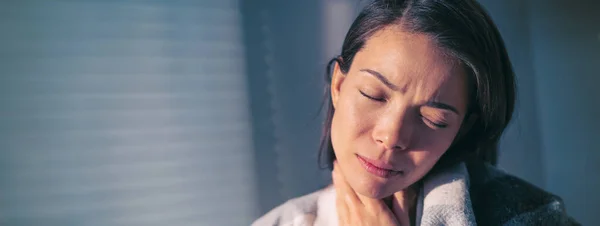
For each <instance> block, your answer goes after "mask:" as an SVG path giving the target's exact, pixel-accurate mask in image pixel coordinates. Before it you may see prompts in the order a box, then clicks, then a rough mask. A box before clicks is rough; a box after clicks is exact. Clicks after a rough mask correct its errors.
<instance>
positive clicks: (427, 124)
mask: <svg viewBox="0 0 600 226" xmlns="http://www.w3.org/2000/svg"><path fill="white" fill-rule="evenodd" d="M331 66H333V68H332V69H330V68H328V76H327V78H328V80H329V81H330V86H328V90H327V92H328V93H329V94H330V95H331V98H330V101H329V110H328V115H327V120H326V123H325V126H324V134H325V135H324V138H323V140H322V145H321V146H322V148H321V154H322V155H321V157H323V158H324V159H325V160H326V162H327V164H328V166H329V167H330V169H331V170H332V178H333V186H330V187H328V188H325V189H323V190H320V191H317V192H315V193H312V194H309V195H306V196H303V197H300V198H296V199H292V200H290V201H288V202H286V203H285V204H283V205H281V206H279V207H277V208H275V209H274V210H272V211H270V212H269V213H268V214H266V215H265V216H263V217H261V218H260V219H258V220H257V221H256V222H254V225H504V224H507V225H523V224H524V225H574V224H577V223H576V222H575V221H574V220H573V219H572V218H570V217H569V216H568V215H567V214H566V212H565V210H564V205H563V202H562V201H561V199H560V198H559V197H557V196H554V195H552V194H550V193H547V192H545V191H543V190H541V189H539V188H536V187H534V186H533V185H531V184H529V183H527V182H525V181H522V180H520V179H518V178H516V177H513V176H510V175H508V174H506V173H504V172H502V171H500V170H498V169H496V168H494V167H493V165H495V163H496V148H497V144H498V140H499V139H500V136H501V134H502V132H503V131H504V129H505V128H506V126H507V125H508V123H509V121H510V119H511V116H512V112H513V108H514V101H515V100H514V99H515V81H514V80H515V78H514V73H513V70H512V67H511V63H510V60H509V58H508V55H507V52H506V49H505V47H504V43H503V41H502V39H501V37H500V34H499V32H498V30H497V28H496V27H495V25H494V24H493V22H492V21H491V19H490V17H489V16H488V15H487V13H486V12H485V11H484V10H483V9H482V7H481V6H480V5H479V4H478V3H476V2H475V1H473V0H460V1H452V0H405V1H402V0H376V1H374V2H373V3H371V4H369V5H368V6H366V7H365V8H364V9H363V11H362V12H361V13H360V15H359V16H358V17H357V18H356V20H355V21H354V23H353V24H352V26H351V27H350V30H349V31H348V34H347V35H346V38H345V41H344V44H343V46H342V53H341V55H340V56H338V57H336V58H335V59H333V60H332V61H331V62H330V64H329V67H331Z"/></svg>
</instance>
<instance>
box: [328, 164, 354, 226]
mask: <svg viewBox="0 0 600 226" xmlns="http://www.w3.org/2000/svg"><path fill="white" fill-rule="evenodd" d="M333 169H334V170H333V171H331V179H333V187H334V188H335V194H336V198H335V206H336V208H337V215H338V221H339V224H340V225H350V222H349V219H350V217H351V215H350V212H349V210H348V205H347V204H346V200H345V198H344V197H345V196H346V194H345V193H344V191H343V190H342V186H343V185H342V184H341V182H340V181H339V180H340V179H339V176H337V174H338V173H339V172H337V171H336V170H335V169H336V167H335V164H334V168H333Z"/></svg>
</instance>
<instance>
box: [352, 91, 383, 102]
mask: <svg viewBox="0 0 600 226" xmlns="http://www.w3.org/2000/svg"><path fill="white" fill-rule="evenodd" d="M358 92H360V94H361V95H363V96H364V97H366V98H369V99H371V100H374V101H378V102H385V98H380V97H374V96H371V95H369V94H366V93H364V92H363V91H361V90H359V91H358Z"/></svg>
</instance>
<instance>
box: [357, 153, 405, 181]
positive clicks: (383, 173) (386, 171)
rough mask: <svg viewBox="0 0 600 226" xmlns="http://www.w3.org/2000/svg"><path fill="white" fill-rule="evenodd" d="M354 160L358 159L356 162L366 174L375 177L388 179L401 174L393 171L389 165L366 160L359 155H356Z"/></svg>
mask: <svg viewBox="0 0 600 226" xmlns="http://www.w3.org/2000/svg"><path fill="white" fill-rule="evenodd" d="M356 158H358V161H359V162H360V164H361V165H362V166H363V168H364V169H365V170H366V171H367V172H369V173H371V174H373V175H375V176H378V177H383V178H390V177H393V176H396V175H398V174H400V173H401V171H396V170H393V167H392V166H391V165H390V164H386V163H382V162H377V161H374V160H370V159H366V158H364V157H362V156H360V155H356Z"/></svg>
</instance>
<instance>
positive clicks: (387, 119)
mask: <svg viewBox="0 0 600 226" xmlns="http://www.w3.org/2000/svg"><path fill="white" fill-rule="evenodd" d="M413 123H414V122H412V121H411V120H410V115H409V114H407V111H405V110H402V111H400V112H398V113H391V112H389V113H387V114H385V115H383V116H382V117H380V119H379V120H378V122H377V124H376V125H375V127H374V128H373V140H375V142H376V143H378V144H380V145H383V147H385V149H386V150H406V149H408V148H409V147H410V145H411V142H412V141H411V139H412V134H413V132H414V127H415V126H414V125H413Z"/></svg>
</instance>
